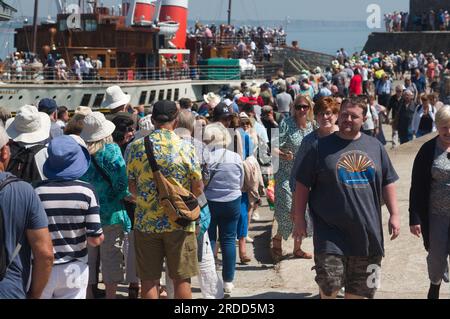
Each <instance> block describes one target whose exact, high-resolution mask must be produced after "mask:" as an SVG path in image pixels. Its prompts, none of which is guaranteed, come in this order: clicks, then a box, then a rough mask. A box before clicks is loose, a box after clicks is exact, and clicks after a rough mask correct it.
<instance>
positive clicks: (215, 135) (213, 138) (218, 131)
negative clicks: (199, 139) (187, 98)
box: [203, 122, 232, 148]
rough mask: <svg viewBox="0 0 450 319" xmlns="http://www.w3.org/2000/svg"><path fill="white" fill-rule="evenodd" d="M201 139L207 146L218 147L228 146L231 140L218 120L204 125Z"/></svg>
mask: <svg viewBox="0 0 450 319" xmlns="http://www.w3.org/2000/svg"><path fill="white" fill-rule="evenodd" d="M203 141H204V142H205V144H207V145H208V146H209V147H218V148H228V146H230V144H231V142H232V140H231V135H230V133H229V132H228V130H227V128H226V127H225V126H223V124H222V123H220V122H215V123H212V124H209V125H208V126H206V128H205V133H204V135H203Z"/></svg>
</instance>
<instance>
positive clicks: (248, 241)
mask: <svg viewBox="0 0 450 319" xmlns="http://www.w3.org/2000/svg"><path fill="white" fill-rule="evenodd" d="M245 242H246V243H250V244H251V243H253V242H254V240H253V239H251V238H250V237H249V236H247V237H245Z"/></svg>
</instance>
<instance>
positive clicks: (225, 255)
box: [208, 197, 241, 282]
mask: <svg viewBox="0 0 450 319" xmlns="http://www.w3.org/2000/svg"><path fill="white" fill-rule="evenodd" d="M208 206H209V209H210V211H211V224H210V225H209V229H208V235H209V239H210V241H211V248H212V250H213V251H214V249H215V247H216V241H217V228H219V240H220V248H221V249H222V278H223V281H225V282H232V281H233V279H234V272H235V270H236V235H237V234H236V233H237V224H238V221H239V216H240V214H241V197H239V198H237V199H235V200H234V201H231V202H224V203H220V202H212V201H208Z"/></svg>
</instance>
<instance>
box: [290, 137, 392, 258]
mask: <svg viewBox="0 0 450 319" xmlns="http://www.w3.org/2000/svg"><path fill="white" fill-rule="evenodd" d="M304 154H305V156H304V158H303V160H302V162H301V163H300V166H299V168H298V170H297V172H296V176H297V181H298V182H300V183H302V184H303V185H305V186H306V187H309V188H310V189H311V192H310V195H309V208H310V213H311V217H312V219H313V224H314V252H315V254H337V255H343V256H383V255H384V242H383V229H382V221H381V203H382V189H383V187H384V186H386V185H389V184H391V183H394V182H395V181H397V180H398V175H397V173H396V172H395V170H394V167H393V166H392V163H391V161H390V159H389V157H388V155H387V153H386V150H385V149H384V147H383V145H382V144H381V143H380V142H379V141H378V140H376V139H375V138H373V137H370V136H368V135H366V134H361V137H360V138H358V139H357V140H345V139H342V138H340V137H339V136H338V135H337V134H336V133H335V134H332V135H330V136H327V137H324V138H322V139H319V140H316V141H315V142H314V143H312V144H310V146H309V147H308V149H306V150H305V153H304Z"/></svg>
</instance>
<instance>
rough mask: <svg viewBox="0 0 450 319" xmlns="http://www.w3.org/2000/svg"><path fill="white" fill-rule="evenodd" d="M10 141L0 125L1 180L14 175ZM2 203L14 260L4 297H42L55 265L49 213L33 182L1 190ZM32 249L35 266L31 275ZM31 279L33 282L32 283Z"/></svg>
mask: <svg viewBox="0 0 450 319" xmlns="http://www.w3.org/2000/svg"><path fill="white" fill-rule="evenodd" d="M8 141H9V137H8V135H7V134H6V132H5V130H4V128H3V127H0V183H1V182H3V181H4V180H5V179H6V178H8V177H10V176H12V175H11V174H10V173H5V168H6V166H8V162H9V159H10V150H9V146H8V145H7V143H8ZM0 206H1V213H2V214H3V221H4V225H5V245H6V250H7V253H8V261H9V263H10V264H9V266H8V268H7V270H6V274H5V277H4V278H3V280H1V281H0V299H25V298H26V297H28V298H32V299H38V298H40V297H41V294H42V291H43V290H44V287H45V285H46V284H47V281H48V278H49V276H50V272H51V270H52V264H53V246H52V240H51V238H50V234H49V231H48V221H47V215H46V214H45V211H44V208H43V207H42V204H41V202H40V200H39V198H38V196H37V195H36V193H35V192H34V190H33V188H32V187H31V185H30V184H28V183H26V182H23V181H15V182H12V183H10V184H8V185H6V186H5V188H3V190H2V191H0ZM19 243H20V244H21V245H22V248H21V249H20V252H19V254H18V255H17V257H15V258H11V257H13V255H14V253H13V252H14V251H15V250H16V247H17V245H18V244H19ZM1 244H3V243H1ZM31 252H32V253H33V269H32V270H31V276H30V268H31ZM11 259H12V260H11ZM30 279H31V285H28V283H29V281H30ZM28 286H29V288H28Z"/></svg>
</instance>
